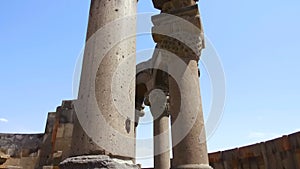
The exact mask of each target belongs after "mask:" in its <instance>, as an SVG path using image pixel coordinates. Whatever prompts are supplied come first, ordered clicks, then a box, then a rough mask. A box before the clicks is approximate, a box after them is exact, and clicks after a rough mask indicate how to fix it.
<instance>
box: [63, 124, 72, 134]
mask: <svg viewBox="0 0 300 169" xmlns="http://www.w3.org/2000/svg"><path fill="white" fill-rule="evenodd" d="M64 126H65V128H64V137H72V135H73V128H74V125H73V124H71V123H67V124H65V125H64Z"/></svg>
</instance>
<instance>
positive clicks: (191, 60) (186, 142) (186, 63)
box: [152, 0, 211, 169]
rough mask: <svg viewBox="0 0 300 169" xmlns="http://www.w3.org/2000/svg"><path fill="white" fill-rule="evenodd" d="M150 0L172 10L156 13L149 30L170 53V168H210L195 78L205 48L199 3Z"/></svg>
mask: <svg viewBox="0 0 300 169" xmlns="http://www.w3.org/2000/svg"><path fill="white" fill-rule="evenodd" d="M153 2H154V6H155V7H156V8H158V9H161V10H162V13H167V14H171V15H167V16H165V15H164V14H160V15H157V16H155V17H154V18H153V19H152V21H153V23H154V27H153V29H152V31H153V38H154V40H155V42H157V43H158V45H157V46H158V48H159V49H162V52H161V53H162V55H163V56H164V57H170V61H169V64H168V72H169V73H170V75H171V76H170V78H169V94H170V112H171V123H172V144H173V160H172V168H174V169H211V167H210V166H209V161H208V154H207V146H206V136H205V129H204V119H203V111H202V104H201V97H200V86H199V79H198V78H199V73H198V61H199V59H200V55H201V50H202V48H204V37H203V29H202V25H201V22H200V17H199V15H200V14H199V11H198V6H197V5H196V2H195V1H194V0H182V1H178V0H170V1H156V0H153ZM180 18H181V19H180ZM161 33H163V35H160V34H161ZM166 51H167V52H166ZM174 56H175V57H174Z"/></svg>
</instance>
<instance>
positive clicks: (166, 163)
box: [149, 89, 171, 169]
mask: <svg viewBox="0 0 300 169" xmlns="http://www.w3.org/2000/svg"><path fill="white" fill-rule="evenodd" d="M149 101H150V111H151V113H152V116H153V119H154V122H153V125H154V130H153V136H154V137H153V138H154V169H170V167H171V166H170V140H169V139H170V138H169V109H168V107H169V106H168V96H166V95H165V93H164V92H163V91H162V90H159V89H154V90H153V91H152V92H151V93H150V94H149Z"/></svg>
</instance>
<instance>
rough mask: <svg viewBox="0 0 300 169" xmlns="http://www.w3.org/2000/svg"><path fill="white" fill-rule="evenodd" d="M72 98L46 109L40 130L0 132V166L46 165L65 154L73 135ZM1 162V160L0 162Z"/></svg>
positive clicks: (32, 168) (39, 168) (27, 168)
mask: <svg viewBox="0 0 300 169" xmlns="http://www.w3.org/2000/svg"><path fill="white" fill-rule="evenodd" d="M74 114H75V113H74V109H73V106H72V101H63V102H62V105H61V106H59V107H57V109H56V112H50V113H48V117H47V122H46V129H45V133H43V134H0V169H4V168H9V169H11V168H20V169H45V168H46V169H48V168H49V169H50V168H55V167H53V166H58V164H59V163H60V162H61V161H62V160H64V159H65V158H67V157H68V156H69V152H70V146H71V138H72V135H73V115H74ZM1 162H4V164H1Z"/></svg>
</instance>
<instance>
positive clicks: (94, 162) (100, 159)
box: [59, 155, 139, 169]
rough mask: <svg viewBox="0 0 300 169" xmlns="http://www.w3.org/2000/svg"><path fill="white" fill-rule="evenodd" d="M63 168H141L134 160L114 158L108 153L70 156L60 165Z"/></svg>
mask: <svg viewBox="0 0 300 169" xmlns="http://www.w3.org/2000/svg"><path fill="white" fill-rule="evenodd" d="M59 167H60V168H61V169H139V166H137V165H134V164H133V163H132V161H124V160H119V159H113V158H110V157H108V156H106V155H97V156H78V157H72V158H68V159H66V160H65V161H63V162H62V163H60V166H59Z"/></svg>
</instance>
